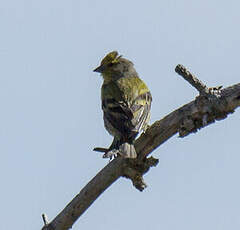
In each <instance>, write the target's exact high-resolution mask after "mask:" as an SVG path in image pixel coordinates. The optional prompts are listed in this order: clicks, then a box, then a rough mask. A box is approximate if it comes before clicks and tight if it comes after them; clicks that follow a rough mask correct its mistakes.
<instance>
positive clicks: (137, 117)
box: [94, 51, 152, 159]
mask: <svg viewBox="0 0 240 230" xmlns="http://www.w3.org/2000/svg"><path fill="white" fill-rule="evenodd" d="M94 72H98V73H101V75H102V77H103V80H104V81H103V85H102V88H101V99H102V110H103V120H104V126H105V128H106V129H107V131H108V132H109V133H110V134H111V135H112V136H113V137H114V139H113V142H112V144H111V146H110V147H109V148H108V149H107V150H106V151H105V154H104V155H103V158H110V159H111V158H112V157H113V156H116V155H120V156H122V157H125V158H136V157H137V153H136V150H135V148H134V140H135V138H136V136H137V135H138V133H139V132H140V131H141V130H143V131H145V130H146V128H147V123H148V121H149V119H150V108H151V102H152V96H151V93H150V91H149V89H148V87H147V86H146V84H145V83H144V82H143V81H142V80H141V79H140V78H139V77H138V74H137V72H136V70H135V68H134V66H133V63H132V62H131V61H129V60H127V59H125V58H122V56H119V55H118V52H117V51H112V52H110V53H109V54H107V55H106V56H105V57H104V58H103V59H102V61H101V64H100V66H99V67H97V68H96V69H95V70H94Z"/></svg>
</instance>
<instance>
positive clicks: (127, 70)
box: [94, 51, 137, 81]
mask: <svg viewBox="0 0 240 230" xmlns="http://www.w3.org/2000/svg"><path fill="white" fill-rule="evenodd" d="M94 72H98V73H101V74H102V76H103V78H104V80H107V81H109V80H115V79H119V78H120V77H126V76H129V74H137V73H136V71H135V69H134V67H133V63H132V62H131V61H129V60H127V59H125V58H122V56H121V55H120V56H119V55H118V52H117V51H112V52H110V53H109V54H107V55H106V56H105V57H104V58H103V59H102V61H101V64H100V66H99V67H97V68H96V69H95V70H94Z"/></svg>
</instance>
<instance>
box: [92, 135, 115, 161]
mask: <svg viewBox="0 0 240 230" xmlns="http://www.w3.org/2000/svg"><path fill="white" fill-rule="evenodd" d="M118 146H119V140H118V139H117V138H114V139H113V142H112V144H111V146H110V147H109V148H108V149H107V148H101V147H97V148H94V149H93V151H96V152H101V153H104V154H103V158H110V160H111V159H112V158H113V157H114V158H115V157H117V156H118V153H119V150H118Z"/></svg>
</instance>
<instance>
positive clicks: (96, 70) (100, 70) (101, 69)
mask: <svg viewBox="0 0 240 230" xmlns="http://www.w3.org/2000/svg"><path fill="white" fill-rule="evenodd" d="M103 70H104V66H103V65H100V66H98V67H97V68H96V69H95V70H93V72H97V73H102V72H103Z"/></svg>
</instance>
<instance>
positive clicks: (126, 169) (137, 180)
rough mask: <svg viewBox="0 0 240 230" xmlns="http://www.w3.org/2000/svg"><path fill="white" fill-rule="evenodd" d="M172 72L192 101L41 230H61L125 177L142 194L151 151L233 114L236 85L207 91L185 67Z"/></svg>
mask: <svg viewBox="0 0 240 230" xmlns="http://www.w3.org/2000/svg"><path fill="white" fill-rule="evenodd" d="M176 72H177V73H179V74H180V75H181V76H183V77H184V79H186V80H187V81H188V82H189V83H190V84H191V85H193V86H194V87H195V88H196V89H197V90H198V91H199V92H200V96H198V97H197V98H196V99H195V100H194V101H192V102H190V103H188V104H186V105H184V106H182V107H181V108H179V109H177V110H175V111H173V112H172V113H170V114H169V115H167V116H165V117H164V118H163V119H161V120H159V121H156V122H155V123H154V124H153V125H151V126H150V127H149V128H148V129H147V130H146V132H145V133H143V134H142V135H141V136H140V137H139V138H138V139H137V140H136V142H135V148H136V151H137V153H138V158H137V159H124V158H122V157H118V158H116V159H114V160H113V161H111V162H110V163H109V164H108V165H107V166H105V167H104V168H103V169H102V170H101V171H100V172H99V173H98V174H97V175H96V176H95V177H94V178H93V179H92V180H91V181H90V182H89V183H88V184H87V185H86V186H85V187H84V188H83V189H82V190H81V191H80V193H79V194H78V195H77V196H76V197H75V198H74V199H73V200H72V201H71V202H70V203H69V204H68V205H67V206H66V207H65V208H64V209H63V210H62V212H60V213H59V214H58V215H57V216H56V217H55V218H54V219H53V220H52V221H51V222H50V223H47V221H46V223H45V226H44V227H43V228H42V230H65V229H69V228H71V226H72V225H73V223H74V222H75V221H76V220H77V219H78V218H79V217H80V216H81V215H82V214H83V213H84V212H85V211H86V210H87V208H88V207H90V205H91V204H92V203H93V202H94V201H95V200H96V199H97V198H98V196H100V195H101V194H102V193H103V192H104V191H105V190H106V189H107V188H108V187H109V186H110V185H111V184H112V183H113V182H115V181H116V180H117V179H118V178H119V177H121V176H123V177H127V178H129V179H131V180H132V182H133V185H134V186H135V187H136V188H137V189H139V190H140V191H142V190H143V189H144V188H145V187H146V184H145V183H144V181H143V178H142V175H143V174H144V173H146V172H147V171H148V170H149V168H150V167H152V166H156V164H157V163H158V160H157V159H154V158H152V157H150V158H146V157H147V156H148V155H149V154H150V153H151V152H152V151H153V150H154V149H156V148H157V147H159V146H160V145H161V144H163V143H164V142H165V141H167V140H168V139H169V138H170V137H172V136H173V135H175V134H176V133H179V136H180V137H184V136H186V135H188V134H190V133H194V132H197V131H198V130H199V129H200V128H203V127H205V126H207V125H209V124H211V123H213V122H214V121H216V120H221V119H224V118H226V117H227V115H228V114H230V113H233V112H234V110H235V109H236V108H237V107H239V106H240V83H239V84H236V85H233V86H230V87H228V88H225V89H221V87H215V88H207V87H206V86H205V85H204V84H203V83H201V81H199V80H198V79H197V78H196V77H195V76H194V75H192V74H191V73H190V72H188V71H187V70H186V68H185V67H183V66H181V65H178V66H177V67H176Z"/></svg>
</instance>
